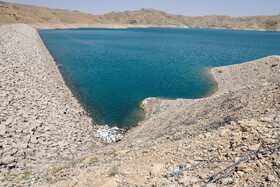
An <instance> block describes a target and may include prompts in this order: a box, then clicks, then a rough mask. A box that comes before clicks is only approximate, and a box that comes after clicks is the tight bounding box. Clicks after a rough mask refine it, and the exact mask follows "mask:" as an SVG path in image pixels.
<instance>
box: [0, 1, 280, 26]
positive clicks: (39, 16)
mask: <svg viewBox="0 0 280 187" xmlns="http://www.w3.org/2000/svg"><path fill="white" fill-rule="evenodd" d="M10 23H25V24H29V25H31V26H33V27H35V28H37V29H48V28H49V29H53V28H79V27H94V28H102V27H104V28H127V27H180V28H207V29H227V30H261V31H280V14H279V15H275V16H244V17H231V16H224V15H206V16H196V17H193V16H185V15H176V14H169V13H166V12H163V11H161V10H155V9H152V8H142V9H140V10H136V11H124V12H111V13H107V14H104V15H93V14H88V13H82V12H80V11H76V10H66V9H52V8H47V7H40V6H33V5H23V4H15V3H7V2H3V1H0V24H10Z"/></svg>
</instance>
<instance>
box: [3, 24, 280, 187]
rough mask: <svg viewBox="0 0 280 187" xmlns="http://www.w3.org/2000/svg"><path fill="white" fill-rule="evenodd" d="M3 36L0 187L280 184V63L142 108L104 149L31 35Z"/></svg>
mask: <svg viewBox="0 0 280 187" xmlns="http://www.w3.org/2000/svg"><path fill="white" fill-rule="evenodd" d="M0 33H1V34H0V44H1V45H0V70H1V72H4V73H1V74H0V76H1V79H0V80H1V87H0V90H1V92H0V93H1V94H0V99H1V105H0V110H1V112H0V125H1V128H0V158H1V163H0V169H1V175H0V182H1V183H0V185H3V186H12V185H22V186H30V185H31V186H103V185H105V186H191V185H194V186H203V185H207V186H226V185H227V186H248V185H249V186H251V185H256V186H277V184H279V182H280V181H279V178H280V152H279V141H280V129H279V128H280V81H279V80H280V57H279V56H271V57H266V58H263V59H260V60H256V61H252V62H246V63H243V64H239V65H232V66H226V67H217V68H212V69H211V70H210V72H209V73H210V74H211V75H212V76H213V78H214V80H215V81H216V82H217V91H216V92H215V93H213V94H212V95H211V96H209V97H207V98H202V99H194V100H188V99H177V100H163V99H158V98H147V99H146V100H144V101H143V102H142V105H141V106H142V107H143V108H144V109H145V111H146V119H145V120H144V121H142V122H140V123H139V124H138V126H137V127H135V128H133V129H131V130H130V131H129V132H128V133H127V134H126V135H125V137H124V138H123V139H122V141H120V142H118V143H114V144H109V145H102V144H100V143H99V142H98V140H97V139H96V138H95V137H94V131H93V130H92V129H91V128H90V126H91V125H92V121H91V119H90V118H89V117H87V115H86V113H85V111H84V110H83V108H82V107H81V106H80V105H79V103H78V102H77V101H76V99H75V98H74V97H73V95H72V94H71V92H70V91H69V89H68V88H67V87H66V86H65V84H64V81H63V79H62V77H61V75H60V74H59V71H58V68H57V67H56V65H55V62H54V61H53V58H52V57H51V56H50V54H49V53H48V51H47V49H46V47H45V46H44V44H43V43H42V41H41V39H40V37H39V35H38V33H37V32H36V30H35V29H33V28H31V27H30V26H27V25H23V24H20V25H4V26H1V27H0ZM180 165H182V168H181V169H180V170H179V167H180Z"/></svg>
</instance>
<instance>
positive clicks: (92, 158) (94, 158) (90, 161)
mask: <svg viewBox="0 0 280 187" xmlns="http://www.w3.org/2000/svg"><path fill="white" fill-rule="evenodd" d="M97 161H98V157H97V156H94V157H91V158H90V159H89V163H90V164H94V163H96V162H97Z"/></svg>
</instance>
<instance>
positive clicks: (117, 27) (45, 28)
mask: <svg viewBox="0 0 280 187" xmlns="http://www.w3.org/2000/svg"><path fill="white" fill-rule="evenodd" d="M30 26H32V27H34V28H36V29H37V30H52V29H83V28H91V29H129V28H177V29H209V30H225V31H258V32H280V30H275V31H274V30H264V29H246V28H244V29H242V28H237V29H234V28H230V29H229V28H208V27H187V26H174V25H120V24H102V25H88V26H86V25H83V26H65V25H64V26H57V27H49V26H37V25H30Z"/></svg>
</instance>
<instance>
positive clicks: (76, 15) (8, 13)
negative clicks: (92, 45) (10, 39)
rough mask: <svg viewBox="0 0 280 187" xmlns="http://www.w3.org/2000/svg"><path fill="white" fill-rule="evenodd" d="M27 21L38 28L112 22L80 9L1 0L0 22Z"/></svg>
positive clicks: (97, 24)
mask: <svg viewBox="0 0 280 187" xmlns="http://www.w3.org/2000/svg"><path fill="white" fill-rule="evenodd" d="M1 23H2V24H7V23H25V24H29V25H31V26H34V27H36V28H67V27H93V26H94V27H98V26H99V25H103V24H107V25H110V22H107V21H106V20H101V19H100V18H99V17H98V16H94V15H91V14H85V13H81V12H79V11H70V10H61V9H51V8H45V7H38V6H30V5H21V4H14V3H6V2H1V1H0V24H1Z"/></svg>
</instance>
